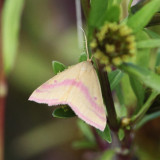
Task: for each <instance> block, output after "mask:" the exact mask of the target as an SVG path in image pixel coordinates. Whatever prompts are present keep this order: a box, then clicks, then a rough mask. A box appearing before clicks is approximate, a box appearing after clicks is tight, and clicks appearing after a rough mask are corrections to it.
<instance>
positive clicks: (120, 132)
mask: <svg viewBox="0 0 160 160" xmlns="http://www.w3.org/2000/svg"><path fill="white" fill-rule="evenodd" d="M124 137H125V133H124V130H123V129H119V131H118V138H119V140H120V141H122V140H123V139H124Z"/></svg>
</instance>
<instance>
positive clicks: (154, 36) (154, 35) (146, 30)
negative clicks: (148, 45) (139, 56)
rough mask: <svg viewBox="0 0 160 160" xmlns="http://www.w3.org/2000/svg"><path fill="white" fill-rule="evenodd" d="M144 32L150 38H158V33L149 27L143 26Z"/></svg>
mask: <svg viewBox="0 0 160 160" xmlns="http://www.w3.org/2000/svg"><path fill="white" fill-rule="evenodd" d="M145 32H146V33H147V34H148V35H149V36H150V37H151V38H155V39H158V38H159V39H160V35H159V34H158V33H156V32H154V31H152V30H150V29H147V28H145Z"/></svg>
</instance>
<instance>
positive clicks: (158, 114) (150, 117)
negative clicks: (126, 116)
mask: <svg viewBox="0 0 160 160" xmlns="http://www.w3.org/2000/svg"><path fill="white" fill-rule="evenodd" d="M158 117H160V111H158V112H154V113H151V114H149V115H145V116H144V118H143V119H142V120H141V121H140V122H139V123H138V124H137V125H136V129H139V128H140V127H142V126H143V125H144V124H145V123H147V122H149V121H151V120H153V119H155V118H158Z"/></svg>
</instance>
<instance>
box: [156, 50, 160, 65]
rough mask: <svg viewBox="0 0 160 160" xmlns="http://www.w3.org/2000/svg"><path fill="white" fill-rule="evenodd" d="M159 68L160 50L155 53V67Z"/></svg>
mask: <svg viewBox="0 0 160 160" xmlns="http://www.w3.org/2000/svg"><path fill="white" fill-rule="evenodd" d="M157 66H160V49H159V50H158V52H157V57H156V64H155V67H157Z"/></svg>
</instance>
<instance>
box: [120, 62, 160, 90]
mask: <svg viewBox="0 0 160 160" xmlns="http://www.w3.org/2000/svg"><path fill="white" fill-rule="evenodd" d="M120 68H121V69H122V70H123V71H124V72H127V73H128V74H129V75H130V76H134V78H136V79H137V80H140V81H142V82H143V83H144V84H145V85H147V86H148V87H151V88H153V89H155V90H156V91H158V92H160V76H159V75H157V74H155V73H154V72H152V71H150V70H148V69H146V68H143V67H139V66H136V65H134V64H130V63H124V64H122V65H121V67H120Z"/></svg>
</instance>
